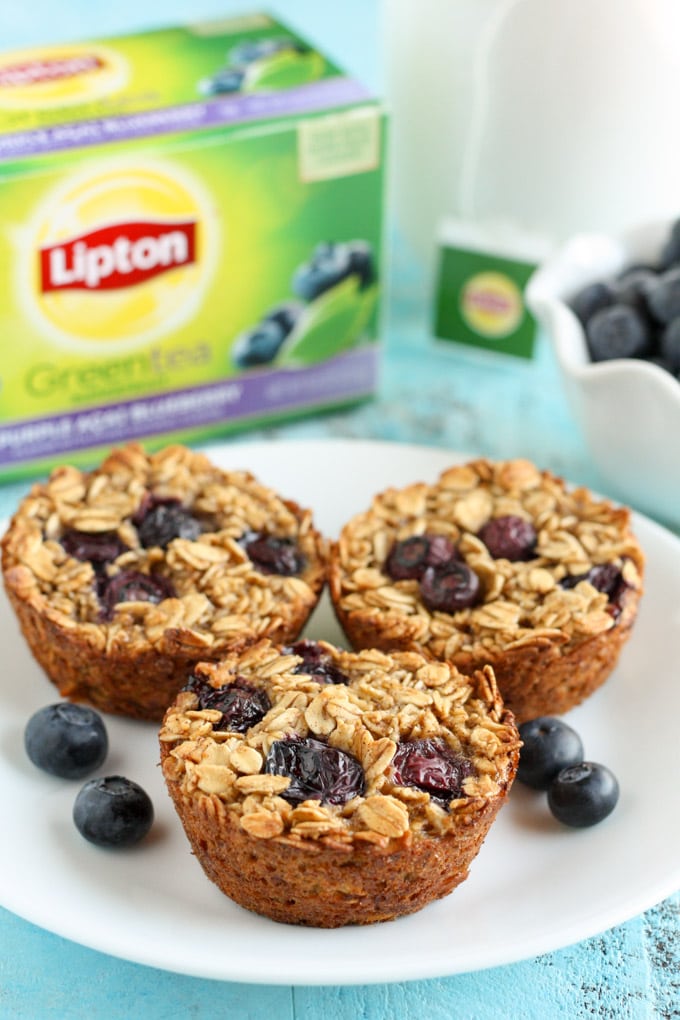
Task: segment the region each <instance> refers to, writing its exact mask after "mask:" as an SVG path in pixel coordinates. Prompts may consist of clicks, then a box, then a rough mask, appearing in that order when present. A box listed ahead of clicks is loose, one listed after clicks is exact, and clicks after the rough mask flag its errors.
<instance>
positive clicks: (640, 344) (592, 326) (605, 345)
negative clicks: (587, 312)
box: [586, 291, 653, 361]
mask: <svg viewBox="0 0 680 1020" xmlns="http://www.w3.org/2000/svg"><path fill="white" fill-rule="evenodd" d="M651 293H652V291H650V294H651ZM586 340H587V343H588V349H589V351H590V356H591V358H592V360H593V361H609V360H610V359H612V358H641V357H644V355H645V354H648V353H651V350H652V346H653V337H652V331H651V329H650V327H649V324H648V322H647V321H646V319H645V317H644V316H643V315H641V314H640V312H639V311H637V309H635V308H632V307H631V306H630V305H623V304H616V305H610V306H609V308H603V309H601V310H600V311H599V312H595V314H594V315H593V316H591V318H590V319H589V320H588V324H587V326H586Z"/></svg>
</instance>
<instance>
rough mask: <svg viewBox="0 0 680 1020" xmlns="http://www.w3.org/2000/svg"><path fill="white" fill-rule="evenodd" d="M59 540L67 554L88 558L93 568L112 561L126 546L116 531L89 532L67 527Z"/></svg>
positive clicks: (77, 558)
mask: <svg viewBox="0 0 680 1020" xmlns="http://www.w3.org/2000/svg"><path fill="white" fill-rule="evenodd" d="M60 542H61V544H62V546H63V547H64V549H65V550H66V552H67V553H68V554H69V556H73V557H74V559H76V560H88V561H89V562H90V563H92V564H93V565H94V566H95V568H96V567H99V566H101V565H103V564H105V563H113V561H114V560H115V559H117V558H118V557H119V556H120V555H122V553H124V552H125V551H126V550H127V548H128V547H127V546H126V544H125V542H123V541H122V539H121V538H120V537H119V535H118V532H116V531H98V532H91V531H79V530H78V529H77V528H67V529H66V530H65V531H64V533H63V535H62V536H61V539H60Z"/></svg>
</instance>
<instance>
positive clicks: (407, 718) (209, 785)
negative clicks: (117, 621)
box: [160, 641, 519, 847]
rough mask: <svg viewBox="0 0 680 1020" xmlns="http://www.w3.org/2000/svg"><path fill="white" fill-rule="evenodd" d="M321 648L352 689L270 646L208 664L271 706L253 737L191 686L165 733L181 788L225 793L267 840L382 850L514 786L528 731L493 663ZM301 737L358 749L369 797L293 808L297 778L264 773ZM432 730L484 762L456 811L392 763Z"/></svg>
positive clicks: (215, 681) (204, 670)
mask: <svg viewBox="0 0 680 1020" xmlns="http://www.w3.org/2000/svg"><path fill="white" fill-rule="evenodd" d="M319 644H320V645H321V647H322V648H323V651H324V653H326V654H327V655H329V656H330V657H331V658H332V659H333V661H334V662H335V664H336V665H337V666H338V668H339V669H340V670H342V672H343V673H344V674H346V675H347V676H348V677H349V683H348V684H323V683H318V682H316V681H315V680H314V678H313V677H312V676H311V675H310V674H305V673H296V672H295V670H296V668H299V667H300V665H301V664H302V663H303V659H302V656H300V655H295V654H285V653H282V652H281V650H280V649H278V648H277V647H276V646H274V645H272V644H271V643H270V642H269V641H261V642H259V643H258V644H257V645H254V646H253V647H251V648H250V649H249V650H247V651H245V652H243V653H241V654H240V655H237V654H234V655H231V656H228V657H226V658H225V659H224V660H222V661H221V662H219V663H213V664H208V663H203V664H201V665H200V666H199V667H198V668H197V672H198V673H199V674H200V677H201V679H202V680H206V679H207V680H209V682H210V684H211V685H213V686H214V687H221V686H222V685H224V684H229V683H231V682H234V680H235V679H236V678H237V677H241V678H243V679H244V680H245V681H246V682H248V683H249V684H252V685H253V686H255V687H257V688H260V689H264V690H265V691H266V693H267V695H268V697H269V699H270V702H271V705H272V707H271V709H270V711H269V712H268V713H267V714H266V715H265V716H264V718H263V719H262V720H261V721H260V722H259V723H258V724H257V725H255V726H253V727H252V728H251V729H249V730H248V731H247V732H246V733H236V732H231V731H229V730H220V729H217V728H216V727H217V726H218V725H219V720H220V713H219V712H215V711H211V710H209V709H207V710H200V709H198V708H197V704H198V698H197V695H196V694H195V693H193V692H191V691H184V692H182V693H180V694H179V695H178V697H177V699H176V701H175V703H174V705H173V706H171V708H170V709H169V710H168V712H167V713H166V716H165V720H164V723H163V726H162V729H161V732H160V741H161V744H163V745H165V747H166V750H167V751H168V753H167V755H166V756H164V772H165V775H166V778H167V780H168V782H176V783H179V784H180V786H181V789H182V791H183V793H184V795H186V796H190V797H193V796H197V797H201V796H202V795H207V796H210V795H213V796H216V797H218V798H219V799H220V801H221V802H222V803H223V805H225V806H226V807H227V808H228V810H230V811H233V812H235V814H236V815H237V816H238V817H239V818H240V824H241V826H242V828H243V829H245V830H246V831H247V832H249V833H251V834H252V835H254V836H258V837H260V838H272V837H282V838H286V839H287V840H292V841H294V842H299V841H300V840H305V841H309V840H331V841H332V842H333V843H334V845H345V846H349V845H351V844H352V843H354V842H355V841H363V842H369V843H374V844H376V845H378V846H382V847H385V846H387V845H388V844H389V841H390V840H391V839H398V838H401V837H404V836H406V835H407V834H408V833H412V834H415V833H419V832H423V833H431V834H432V833H438V834H442V833H446V832H447V831H450V830H452V829H453V828H454V827H455V826H456V824H457V820H458V818H459V817H460V813H464V812H465V811H466V810H467V809H468V808H469V806H470V804H471V802H474V803H476V804H479V802H480V800H482V801H483V800H484V799H490V798H494V797H497V796H498V795H499V794H500V793H502V792H504V791H505V790H506V789H507V787H508V786H509V784H510V783H511V781H512V778H513V777H514V765H513V764H512V763H513V762H514V760H515V758H516V754H517V749H518V746H519V736H518V733H517V730H516V727H515V725H514V722H513V721H512V717H511V716H509V715H508V714H507V713H505V712H504V709H503V705H502V701H501V699H500V697H499V694H498V691H497V688H496V683H495V679H494V675H493V671H492V670H491V668H490V667H486V668H485V669H484V670H481V671H479V672H477V673H475V674H474V675H473V676H471V677H465V676H463V675H462V674H461V673H459V672H458V670H457V669H456V668H455V667H453V666H450V665H447V664H444V663H440V662H433V661H430V660H428V659H426V658H425V657H424V656H422V655H420V654H418V653H415V652H401V653H396V654H394V655H387V654H384V653H382V652H379V651H376V650H372V649H371V650H364V651H361V652H347V651H342V650H340V649H337V648H335V647H334V646H332V645H330V644H327V643H326V642H319ZM291 737H293V738H294V737H297V738H301V739H303V740H304V739H305V738H308V737H312V738H317V739H320V740H323V741H327V743H328V744H329V745H330V746H332V747H335V748H338V749H340V750H342V751H345V752H347V753H349V754H351V755H353V756H354V757H355V758H356V759H357V760H358V761H359V762H360V764H361V766H362V768H363V771H364V775H365V792H364V795H363V796H355V797H352V798H351V799H350V800H348V801H347V802H346V803H343V804H331V803H325V802H321V801H318V800H306V801H303V802H302V803H301V804H297V805H295V806H294V805H292V804H291V803H289V802H288V801H287V800H286V797H285V792H286V789H287V786H288V784H289V782H290V780H289V778H288V777H287V776H281V775H270V774H268V773H266V772H265V771H264V769H265V761H266V758H267V754H268V752H269V750H270V748H271V746H272V744H274V743H275V742H276V741H280V740H283V739H290V738H291ZM428 737H435V738H438V739H442V740H443V741H445V742H446V744H447V745H448V746H449V747H450V748H451V750H452V751H453V752H455V753H456V754H460V755H462V756H464V757H465V758H467V759H469V761H470V762H471V763H472V765H473V768H474V771H473V774H472V775H470V776H468V777H467V778H466V779H465V780H464V783H463V795H462V796H461V797H460V798H458V799H456V800H454V801H452V802H451V803H450V805H449V806H448V810H447V806H446V805H442V803H441V802H438V800H437V799H436V798H432V797H431V796H430V794H429V793H427V792H424V791H423V790H421V789H419V788H417V787H413V786H399V785H397V783H396V782H395V780H394V775H393V771H392V768H391V762H392V759H393V757H394V755H395V752H396V750H397V746H398V744H399V742H401V741H407V740H417V739H421V738H428Z"/></svg>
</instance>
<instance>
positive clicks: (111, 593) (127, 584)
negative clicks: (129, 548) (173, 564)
mask: <svg viewBox="0 0 680 1020" xmlns="http://www.w3.org/2000/svg"><path fill="white" fill-rule="evenodd" d="M97 594H98V596H99V601H100V602H101V606H102V614H101V615H102V619H103V620H112V619H113V616H114V606H116V605H117V604H118V603H119V602H155V603H157V602H162V601H163V599H170V598H174V597H175V589H174V587H173V585H172V582H171V581H170V580H169V579H168V578H167V577H163V576H162V575H161V574H144V573H142V571H141V570H121V571H120V572H119V573H118V574H114V576H113V577H106V576H103V577H101V578H100V580H99V583H98V585H97Z"/></svg>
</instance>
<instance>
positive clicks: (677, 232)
mask: <svg viewBox="0 0 680 1020" xmlns="http://www.w3.org/2000/svg"><path fill="white" fill-rule="evenodd" d="M678 262H680V220H676V221H675V223H674V224H673V226H672V227H671V229H670V231H669V234H668V238H667V239H666V242H665V244H664V246H663V248H662V249H661V268H662V269H670V268H671V266H674V265H676V263H678Z"/></svg>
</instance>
